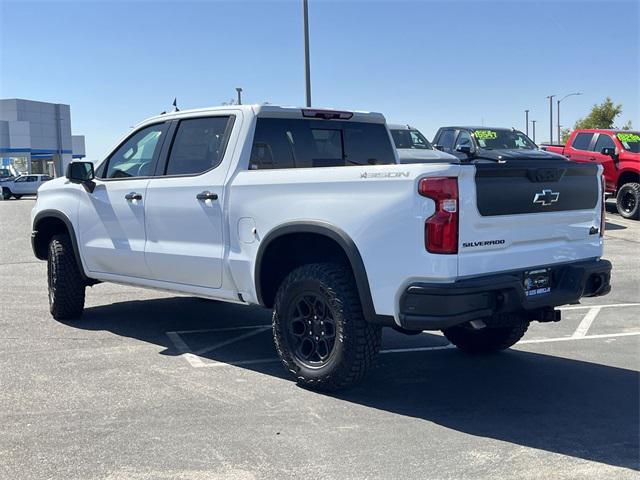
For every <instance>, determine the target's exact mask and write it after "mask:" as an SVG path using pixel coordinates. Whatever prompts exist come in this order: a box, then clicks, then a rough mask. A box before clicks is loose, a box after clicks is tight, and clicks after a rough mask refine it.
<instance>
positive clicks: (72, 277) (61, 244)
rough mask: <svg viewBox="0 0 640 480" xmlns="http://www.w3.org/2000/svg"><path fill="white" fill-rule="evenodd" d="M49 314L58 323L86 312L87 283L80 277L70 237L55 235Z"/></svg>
mask: <svg viewBox="0 0 640 480" xmlns="http://www.w3.org/2000/svg"><path fill="white" fill-rule="evenodd" d="M47 279H48V287H49V311H50V312H51V315H52V316H53V318H55V319H56V320H69V319H74V318H78V317H79V316H80V315H82V310H83V309H84V292H85V287H86V284H85V281H84V279H83V278H82V275H81V274H80V270H79V268H78V262H77V261H76V258H75V255H74V253H73V246H72V244H71V239H70V238H69V235H55V236H54V237H53V238H52V239H51V242H50V243H49V258H48V262H47Z"/></svg>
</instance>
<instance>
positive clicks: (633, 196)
mask: <svg viewBox="0 0 640 480" xmlns="http://www.w3.org/2000/svg"><path fill="white" fill-rule="evenodd" d="M616 207H617V208H618V213H619V214H620V215H622V216H623V217H624V218H630V219H633V220H638V219H639V218H640V183H635V182H630V183H625V184H624V185H622V186H621V187H620V189H619V190H618V194H617V195H616Z"/></svg>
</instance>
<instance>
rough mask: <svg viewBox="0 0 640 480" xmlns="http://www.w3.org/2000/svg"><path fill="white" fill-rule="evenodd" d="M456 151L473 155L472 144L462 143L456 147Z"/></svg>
mask: <svg viewBox="0 0 640 480" xmlns="http://www.w3.org/2000/svg"><path fill="white" fill-rule="evenodd" d="M456 152H460V153H464V154H465V155H471V146H469V145H460V146H458V148H456Z"/></svg>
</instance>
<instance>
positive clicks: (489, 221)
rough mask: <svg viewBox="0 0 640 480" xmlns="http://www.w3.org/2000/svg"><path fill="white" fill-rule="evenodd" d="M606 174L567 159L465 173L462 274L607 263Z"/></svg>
mask: <svg viewBox="0 0 640 480" xmlns="http://www.w3.org/2000/svg"><path fill="white" fill-rule="evenodd" d="M598 168H599V167H598V166H597V165H589V164H577V163H574V162H568V161H566V162H565V161H561V160H551V161H540V160H537V161H526V160H520V161H512V162H507V163H493V162H492V163H479V164H476V165H469V166H465V167H463V168H462V169H461V170H462V172H461V175H460V178H459V184H460V192H461V195H460V203H461V205H460V234H459V235H460V236H459V242H460V243H459V250H458V251H459V255H458V275H459V276H460V277H465V276H471V275H478V274H486V273H491V272H500V271H508V270H515V269H522V268H525V267H532V266H542V265H550V264H555V263H562V262H569V261H575V260H579V259H585V258H594V257H600V256H601V254H602V242H601V237H600V235H599V228H600V204H599V199H600V198H601V191H600V189H601V187H600V180H599V176H598Z"/></svg>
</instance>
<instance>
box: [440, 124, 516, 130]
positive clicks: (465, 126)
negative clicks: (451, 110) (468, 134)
mask: <svg viewBox="0 0 640 480" xmlns="http://www.w3.org/2000/svg"><path fill="white" fill-rule="evenodd" d="M440 128H457V129H460V130H508V131H511V130H514V128H512V127H487V126H469V125H450V126H446V127H440ZM515 130H517V129H515Z"/></svg>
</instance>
